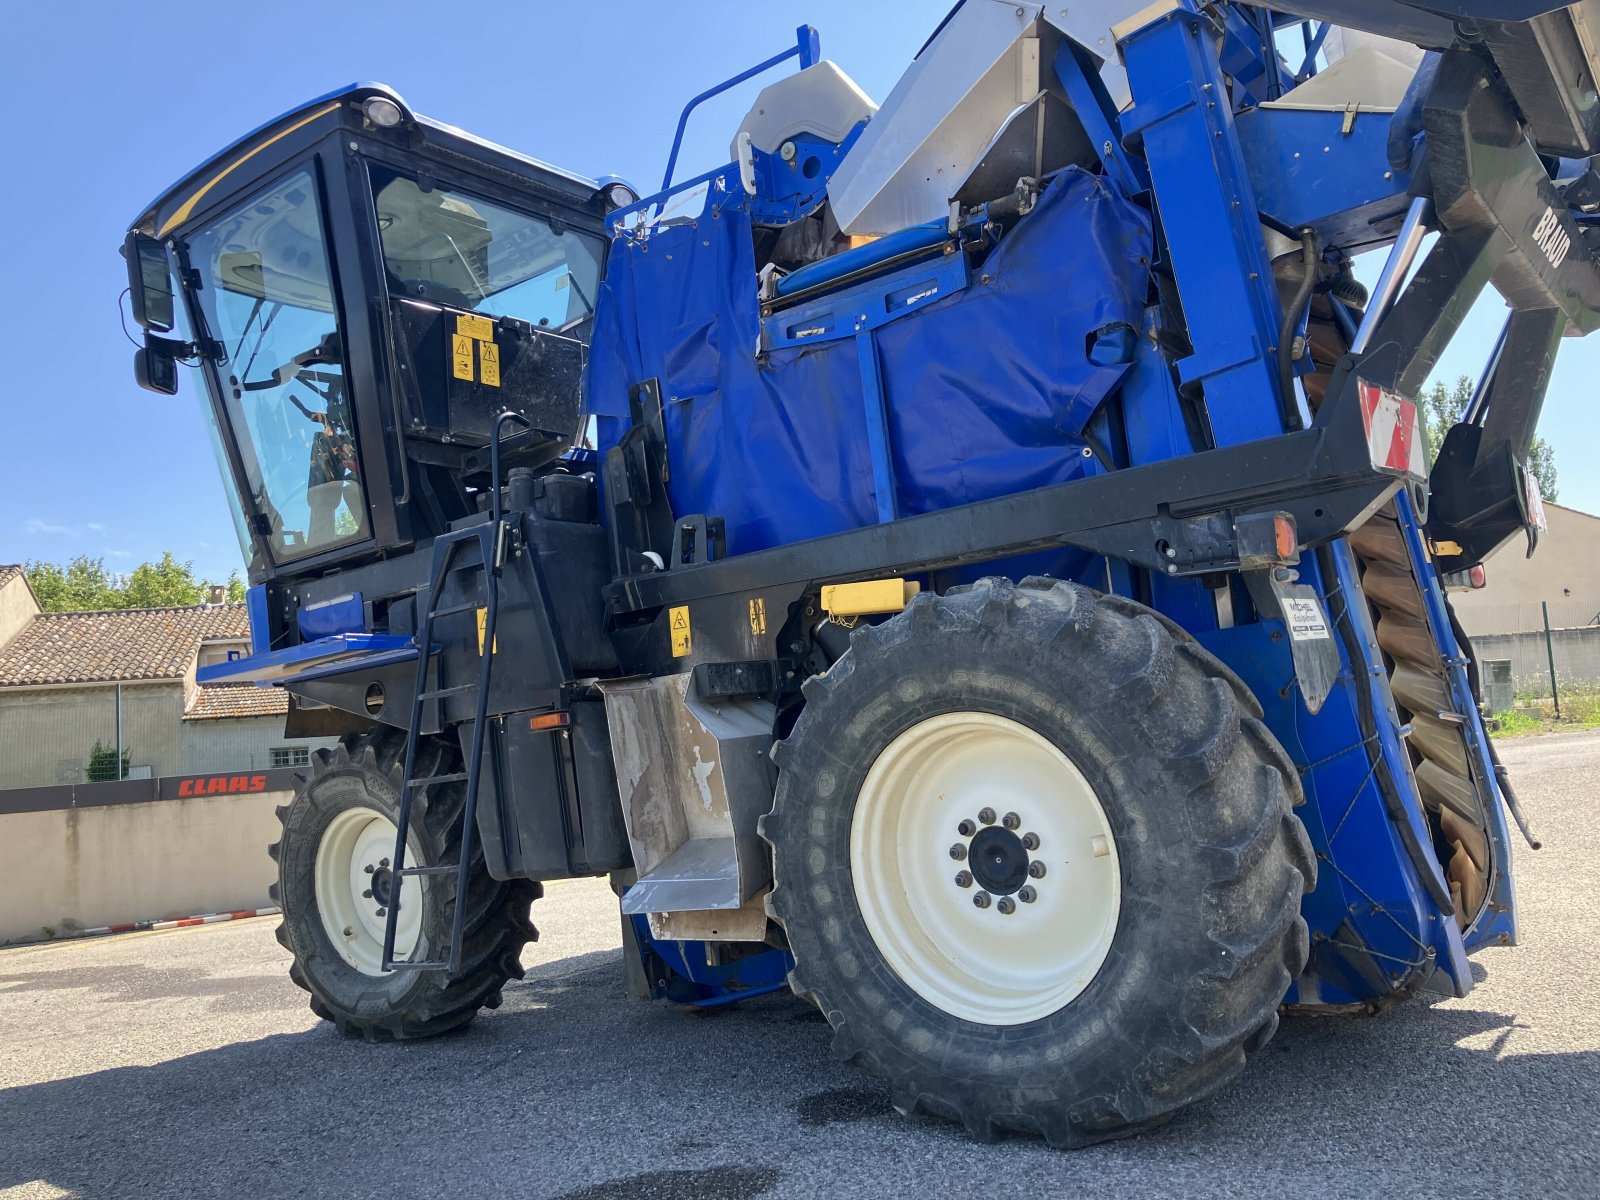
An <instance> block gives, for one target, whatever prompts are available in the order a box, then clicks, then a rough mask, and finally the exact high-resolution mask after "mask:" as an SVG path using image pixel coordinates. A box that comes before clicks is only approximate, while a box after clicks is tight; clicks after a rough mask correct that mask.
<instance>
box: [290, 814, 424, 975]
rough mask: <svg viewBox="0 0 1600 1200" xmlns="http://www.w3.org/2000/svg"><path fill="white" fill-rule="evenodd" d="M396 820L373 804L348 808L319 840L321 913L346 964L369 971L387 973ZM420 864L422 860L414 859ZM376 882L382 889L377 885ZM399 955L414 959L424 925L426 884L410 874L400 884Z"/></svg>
mask: <svg viewBox="0 0 1600 1200" xmlns="http://www.w3.org/2000/svg"><path fill="white" fill-rule="evenodd" d="M396 832H397V831H396V829H395V824H394V822H393V821H391V820H389V818H388V817H386V816H384V815H383V814H382V813H379V812H374V811H373V810H372V809H370V808H347V809H345V810H344V811H343V812H342V813H340V814H339V815H338V816H336V817H334V818H333V820H332V821H330V822H329V823H328V828H327V829H326V830H324V831H323V834H322V841H321V842H319V843H318V844H317V862H316V870H315V879H316V893H317V912H318V914H319V915H320V916H321V917H322V928H323V929H324V930H326V931H327V934H328V940H329V941H330V942H332V943H333V947H334V949H335V950H337V951H338V952H339V955H340V957H342V958H343V959H344V960H345V962H347V963H349V964H350V965H351V966H352V967H354V968H355V969H356V970H358V971H360V972H361V973H362V974H364V975H379V976H381V975H383V974H384V970H383V930H384V923H385V922H386V921H387V920H388V917H387V915H383V914H382V912H381V910H383V908H384V904H383V901H384V900H385V899H387V898H388V894H389V891H390V889H391V888H392V884H393V876H392V875H390V874H389V870H390V868H391V867H392V865H393V864H392V863H391V862H390V861H389V860H390V859H391V858H393V856H394V839H395V834H396ZM407 865H409V866H420V865H422V864H419V863H408V864H407ZM374 883H376V884H377V887H376V888H374ZM398 922H399V923H398V924H397V925H396V926H395V935H394V953H395V957H396V958H409V957H410V956H411V952H412V951H413V950H414V949H416V945H417V935H418V933H419V932H420V931H421V928H422V885H421V880H420V879H418V878H417V877H416V876H414V875H412V876H407V877H406V879H405V880H404V881H403V882H402V884H401V888H400V914H399V918H398Z"/></svg>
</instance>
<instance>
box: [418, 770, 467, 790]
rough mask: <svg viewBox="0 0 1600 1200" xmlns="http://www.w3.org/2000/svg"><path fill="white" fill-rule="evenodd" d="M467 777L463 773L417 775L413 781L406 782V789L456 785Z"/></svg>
mask: <svg viewBox="0 0 1600 1200" xmlns="http://www.w3.org/2000/svg"><path fill="white" fill-rule="evenodd" d="M466 777H467V773H466V772H465V771H452V772H451V773H450V774H448V775H419V776H417V777H416V778H415V779H408V780H406V786H407V787H414V788H415V787H429V786H431V785H432V784H435V783H456V782H458V781H460V780H462V779H465V778H466Z"/></svg>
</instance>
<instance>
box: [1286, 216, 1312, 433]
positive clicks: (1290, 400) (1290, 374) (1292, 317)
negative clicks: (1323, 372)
mask: <svg viewBox="0 0 1600 1200" xmlns="http://www.w3.org/2000/svg"><path fill="white" fill-rule="evenodd" d="M1300 258H1301V263H1302V265H1303V266H1304V268H1305V273H1304V274H1303V275H1302V276H1301V278H1300V286H1299V287H1298V288H1296V289H1295V293H1294V299H1293V300H1291V301H1290V302H1289V304H1288V306H1287V307H1286V308H1285V309H1284V312H1283V324H1282V325H1280V326H1279V327H1278V408H1279V411H1280V412H1281V413H1282V414H1283V425H1284V428H1285V429H1291V430H1292V429H1299V428H1300V407H1299V405H1297V404H1296V403H1295V400H1294V357H1295V355H1294V331H1295V330H1296V329H1297V328H1299V325H1300V318H1301V316H1303V315H1304V313H1305V310H1306V305H1308V304H1310V303H1311V291H1312V289H1313V288H1315V287H1316V286H1317V277H1318V274H1319V272H1318V270H1317V235H1316V234H1315V233H1313V232H1312V231H1311V230H1309V229H1303V230H1301V231H1300Z"/></svg>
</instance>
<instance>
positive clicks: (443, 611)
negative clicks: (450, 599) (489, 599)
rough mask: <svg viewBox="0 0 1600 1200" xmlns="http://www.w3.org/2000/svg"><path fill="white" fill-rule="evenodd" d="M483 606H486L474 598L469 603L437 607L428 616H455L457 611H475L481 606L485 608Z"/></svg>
mask: <svg viewBox="0 0 1600 1200" xmlns="http://www.w3.org/2000/svg"><path fill="white" fill-rule="evenodd" d="M483 607H484V605H482V604H479V603H478V602H477V601H476V600H474V601H471V602H470V603H467V604H452V605H450V607H449V608H436V609H434V610H433V611H432V612H430V613H429V614H428V616H429V617H453V616H455V615H456V614H457V613H468V612H474V611H476V610H477V609H480V608H483Z"/></svg>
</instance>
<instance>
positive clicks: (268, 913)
mask: <svg viewBox="0 0 1600 1200" xmlns="http://www.w3.org/2000/svg"><path fill="white" fill-rule="evenodd" d="M282 911H283V910H282V909H281V908H278V907H277V906H276V905H274V906H272V907H270V908H240V909H235V910H234V911H233V912H225V913H207V914H206V915H205V916H202V917H179V918H177V919H176V920H172V921H124V922H122V923H121V924H119V925H100V926H97V927H95V928H94V929H75V930H73V931H72V932H71V933H63V934H60V935H58V936H56V937H51V938H45V937H39V938H29V939H27V940H26V941H19V942H12V943H10V944H11V945H13V946H21V945H29V944H31V943H37V942H62V941H68V940H70V939H73V938H86V937H105V936H107V935H109V934H113V933H146V932H150V931H152V930H158V929H184V928H187V927H188V926H190V925H220V924H221V923H222V922H224V921H239V920H243V919H244V918H245V917H275V916H277V915H278V914H279V913H281V912H282Z"/></svg>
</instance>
